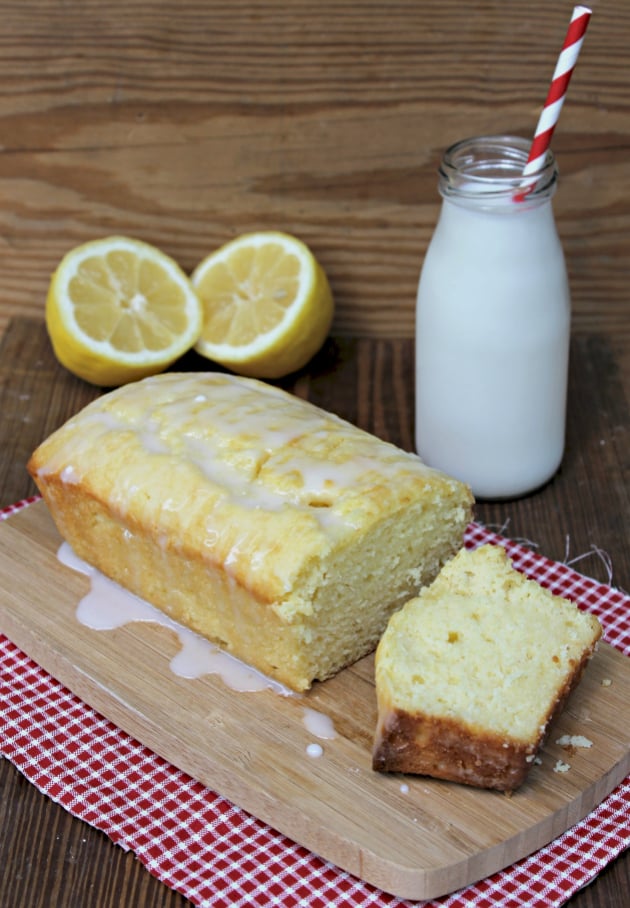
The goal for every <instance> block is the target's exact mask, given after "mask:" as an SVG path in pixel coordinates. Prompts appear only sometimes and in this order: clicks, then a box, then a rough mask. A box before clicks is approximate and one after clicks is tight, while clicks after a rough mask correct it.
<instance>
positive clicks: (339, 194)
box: [0, 0, 630, 336]
mask: <svg viewBox="0 0 630 908" xmlns="http://www.w3.org/2000/svg"><path fill="white" fill-rule="evenodd" d="M592 7H593V10H594V15H593V18H592V21H591V24H590V26H589V30H588V33H587V38H586V41H585V44H584V47H583V49H582V53H581V56H580V60H579V63H578V67H577V69H576V72H575V75H574V77H573V80H572V82H571V86H570V90H569V97H568V100H567V103H566V104H565V107H564V109H563V113H562V118H561V122H560V126H559V127H558V130H557V131H556V135H555V138H554V149H555V152H556V155H557V158H558V161H559V165H560V170H561V183H560V188H559V191H558V193H557V196H556V206H555V207H556V215H557V220H558V226H559V230H560V234H561V237H562V240H563V243H564V246H565V252H566V255H567V260H568V266H569V272H570V277H571V283H572V290H573V298H574V311H575V316H574V324H575V329H576V330H591V329H593V328H596V329H598V330H601V329H602V328H606V329H607V330H610V331H611V332H624V333H626V334H627V333H628V332H629V331H630V328H629V322H628V317H627V303H628V291H627V266H626V262H627V260H628V257H629V254H630V155H629V153H628V150H629V143H630V115H629V112H630V68H629V67H628V64H627V59H628V48H629V47H630V4H628V2H627V0H607V2H605V0H594V2H593V3H592ZM571 8H572V5H571V4H570V3H564V2H562V3H561V2H554V3H549V2H548V0H531V2H528V3H527V4H523V3H522V2H520V0H519V2H516V0H475V2H464V0H441V2H438V0H396V2H387V0H385V2H383V0H379V2H376V0H320V2H317V3H313V2H312V0H290V2H288V3H287V2H283V0H269V2H248V0H230V2H229V3H218V2H207V0H188V2H187V3H186V4H173V3H172V2H170V0H144V2H141V0H132V2H129V0H111V2H108V3H102V2H101V0H82V2H81V3H80V4H78V3H77V4H72V3H65V2H62V3H59V2H56V0H25V2H12V3H8V2H0V21H2V29H0V136H1V140H0V273H1V274H2V285H1V293H2V307H1V313H0V331H1V330H2V329H3V328H4V327H5V326H6V323H7V319H8V317H9V316H10V315H12V314H16V313H21V314H30V315H39V314H41V312H42V310H43V305H44V299H45V295H46V289H47V286H48V281H49V278H50V274H51V272H52V271H53V269H54V268H55V266H56V264H57V262H58V261H59V259H60V258H61V256H62V255H63V254H64V252H65V251H67V250H68V249H69V248H71V247H72V246H73V245H75V244H77V243H79V242H82V241H84V240H87V239H91V238H95V237H99V236H102V235H106V234H109V233H112V232H116V233H121V232H122V233H128V234H130V235H133V236H138V237H140V238H142V239H145V240H147V241H149V242H152V243H155V244H157V245H158V246H160V247H161V248H163V249H164V250H165V251H167V252H169V253H170V254H171V255H173V256H174V257H175V258H176V259H177V260H178V261H179V262H180V264H181V265H182V266H183V267H184V268H185V269H187V270H191V269H192V268H193V267H194V265H195V264H196V263H197V262H198V261H199V260H200V259H201V258H202V257H203V256H205V255H206V254H207V253H208V252H209V251H211V250H212V249H214V248H216V247H217V246H219V245H220V244H221V243H223V242H224V241H226V240H227V239H229V238H230V237H232V236H234V235H235V234H238V233H241V232H243V231H246V230H258V229H264V228H280V229H285V230H288V231H289V232H293V233H296V234H298V235H299V236H301V237H302V238H303V239H304V240H306V241H307V242H308V243H309V244H311V245H312V247H313V249H314V251H315V252H316V253H317V255H318V256H319V257H320V259H321V261H322V263H323V264H324V266H325V268H326V270H327V272H328V274H329V276H330V279H331V282H332V285H333V290H334V293H335V298H336V301H337V314H336V320H335V326H334V330H335V332H336V333H337V334H342V335H343V334H345V335H351V334H361V335H372V336H378V335H380V334H387V335H396V336H411V334H412V332H413V309H414V300H415V289H416V283H417V278H418V272H419V268H420V265H421V262H422V257H423V254H424V250H425V248H426V245H427V243H428V240H429V237H430V235H431V231H432V229H433V226H434V224H435V220H436V217H437V212H438V207H439V198H438V194H437V177H436V168H437V166H438V163H439V160H440V156H441V153H442V151H443V150H444V149H445V148H446V147H447V146H448V145H449V144H451V143H452V142H454V141H456V140H458V139H460V138H463V137H465V136H468V135H473V134H482V133H491V132H510V133H516V134H519V135H523V136H530V135H531V134H532V133H533V130H534V128H535V124H536V121H537V118H538V114H539V111H540V108H541V106H542V103H543V101H544V97H545V94H546V91H547V87H548V83H549V81H550V79H551V74H552V72H553V68H554V66H555V61H556V56H557V54H558V51H559V48H560V45H561V42H562V39H563V37H564V33H565V30H566V27H567V24H568V20H569V16H570V11H571ZM603 275H604V276H605V280H604V282H603V283H604V285H605V287H606V293H605V295H603V294H602V293H601V287H602V276H603Z"/></svg>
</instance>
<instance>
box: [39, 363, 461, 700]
mask: <svg viewBox="0 0 630 908" xmlns="http://www.w3.org/2000/svg"><path fill="white" fill-rule="evenodd" d="M29 470H30V472H31V475H32V476H33V478H34V480H35V482H36V483H37V485H38V487H39V489H40V490H41V492H42V495H43V497H44V499H45V501H46V503H47V505H48V508H49V510H50V512H51V514H52V516H53V518H54V520H55V522H56V524H57V526H58V528H59V531H60V533H61V535H62V537H64V539H66V540H67V541H68V542H69V543H70V545H71V546H72V547H73V549H74V550H75V552H76V554H77V555H78V556H79V557H81V558H82V559H84V560H85V561H87V562H89V563H90V564H92V565H94V566H95V567H97V568H98V569H100V570H101V571H102V572H103V573H104V574H106V575H107V576H109V577H111V578H112V579H114V580H115V581H118V582H119V583H120V584H121V585H122V586H124V587H126V588H127V589H129V590H131V591H132V592H133V593H135V594H136V595H138V596H141V597H142V598H144V599H146V600H148V601H149V602H151V603H152V604H153V605H155V606H157V607H158V608H159V609H162V610H163V611H165V612H166V613H168V614H169V615H170V616H171V617H172V618H173V619H175V620H176V621H178V622H180V623H181V624H184V625H186V626H188V627H190V628H192V629H193V630H195V631H197V632H198V633H199V634H201V635H203V636H205V637H207V638H209V639H210V640H212V641H214V642H216V643H217V644H219V645H220V646H222V647H224V648H225V649H226V650H227V651H229V652H231V653H233V654H234V655H235V656H237V657H239V658H241V659H243V660H245V661H247V662H248V663H250V664H252V665H254V666H255V667H257V668H258V669H260V670H261V671H263V672H265V673H266V674H268V675H270V676H272V677H273V678H276V679H277V680H279V681H281V682H283V683H284V684H286V685H288V686H290V687H292V688H293V689H295V690H298V691H299V690H304V689H306V688H308V687H309V686H310V685H311V683H312V682H313V681H314V680H315V679H320V680H323V679H325V678H327V677H329V676H331V675H333V674H335V673H336V672H337V671H339V670H340V669H341V668H343V667H344V666H346V665H349V664H350V663H352V662H354V661H355V660H357V659H358V658H360V657H361V656H363V655H365V654H366V653H368V652H369V651H371V650H373V649H374V647H375V646H376V643H377V641H378V639H379V637H380V635H381V634H382V632H383V630H384V628H385V625H386V624H387V620H388V618H389V616H390V614H391V613H392V612H393V611H394V609H396V608H398V607H399V606H401V605H402V604H403V602H405V601H406V600H407V599H409V598H410V596H412V595H415V593H416V592H417V591H418V590H419V589H420V587H421V586H423V585H424V584H426V583H428V582H430V581H431V580H433V578H434V577H435V576H436V574H437V573H438V571H439V569H440V567H441V565H442V564H443V563H444V562H445V561H446V560H447V559H448V558H450V557H451V556H452V555H453V554H454V553H455V552H456V551H457V550H458V549H459V548H460V547H461V545H462V541H463V533H464V530H465V527H466V525H467V523H468V521H469V520H470V516H471V506H472V499H471V495H470V492H469V490H468V488H467V487H466V486H464V485H462V484H461V483H459V482H457V481H456V480H453V479H451V478H449V477H447V476H444V475H442V474H441V473H438V472H436V471H435V470H432V469H430V468H429V467H426V466H425V465H424V464H423V463H422V461H421V460H420V459H419V458H418V457H417V456H416V455H414V454H409V453H406V452H404V451H402V450H399V449H398V448H396V447H394V446H393V445H390V444H387V443H385V442H383V441H381V440H379V439H377V438H376V437H374V436H372V435H370V434H368V433H367V432H364V431H361V430H359V429H357V428H356V427H354V426H352V425H351V424H349V423H347V422H345V421H343V420H341V419H339V418H337V417H336V416H334V415H332V414H330V413H327V412H325V411H324V410H322V409H319V408H317V407H315V406H313V405H312V404H309V403H307V402H305V401H303V400H301V399H299V398H297V397H295V396H293V395H291V394H289V393H287V392H285V391H282V390H280V389H278V388H276V387H273V386H271V385H267V384H265V383H262V382H259V381H256V380H253V379H245V378H240V377H238V376H234V375H227V374H219V373H200V374H174V373H170V374H169V373H166V374H162V375H159V376H154V377H152V378H148V379H144V380H142V381H139V382H136V383H134V384H129V385H126V386H124V387H122V388H118V389H117V390H115V391H112V392H110V393H108V394H106V395H104V396H103V397H101V398H99V399H98V400H96V401H94V402H93V403H91V404H90V405H88V406H87V407H86V408H85V409H84V410H82V411H81V412H80V413H79V414H78V415H77V416H75V417H74V418H72V419H70V420H69V422H67V423H66V424H65V425H64V426H62V427H61V428H60V429H58V430H57V431H56V432H55V433H54V434H53V435H52V436H51V437H50V438H48V439H47V440H46V441H45V442H43V443H42V444H41V445H40V447H39V448H38V449H37V451H35V452H34V454H33V455H32V457H31V460H30V462H29Z"/></svg>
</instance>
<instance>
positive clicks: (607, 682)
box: [602, 678, 612, 687]
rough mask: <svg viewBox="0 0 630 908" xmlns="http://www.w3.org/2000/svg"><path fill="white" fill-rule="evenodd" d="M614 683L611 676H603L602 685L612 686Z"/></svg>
mask: <svg viewBox="0 0 630 908" xmlns="http://www.w3.org/2000/svg"><path fill="white" fill-rule="evenodd" d="M611 685H612V680H611V679H610V678H602V687H610V686H611Z"/></svg>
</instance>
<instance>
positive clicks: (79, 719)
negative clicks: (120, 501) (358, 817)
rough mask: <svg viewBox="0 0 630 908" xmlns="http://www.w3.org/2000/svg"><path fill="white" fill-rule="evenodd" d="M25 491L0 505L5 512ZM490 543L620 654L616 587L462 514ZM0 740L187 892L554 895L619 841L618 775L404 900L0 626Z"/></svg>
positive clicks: (194, 895) (628, 648)
mask: <svg viewBox="0 0 630 908" xmlns="http://www.w3.org/2000/svg"><path fill="white" fill-rule="evenodd" d="M33 500H35V499H29V500H28V501H25V502H20V503H19V504H16V505H12V506H10V507H9V508H5V509H4V510H0V519H2V518H5V517H9V516H10V515H11V514H13V513H15V512H16V511H18V510H19V509H20V508H21V507H24V506H26V505H27V504H29V503H30V502H31V501H33ZM484 542H494V543H500V544H501V545H504V546H505V547H506V549H507V550H508V552H509V555H510V557H511V558H512V560H513V562H514V564H515V566H516V567H517V568H519V569H520V570H522V571H523V572H524V573H525V574H527V575H529V576H530V577H534V578H535V579H536V580H538V582H539V583H541V584H542V585H544V586H547V587H549V589H551V590H552V592H554V593H556V594H559V595H563V596H566V597H568V598H571V599H573V600H574V601H575V602H577V604H578V605H579V606H580V607H581V608H585V609H587V610H588V611H590V612H593V613H594V614H595V615H597V616H598V618H599V619H600V621H601V622H602V625H603V626H604V638H605V639H606V641H607V642H608V643H610V644H611V645H612V646H615V647H616V648H617V649H619V650H621V651H622V652H624V653H625V654H626V655H628V654H630V597H629V596H627V595H625V594H624V593H622V592H620V591H619V590H615V589H613V588H611V587H610V586H607V585H604V584H601V583H597V582H595V581H594V580H590V579H589V578H587V577H584V576H582V575H581V574H578V573H577V572H576V571H574V570H573V569H571V568H570V567H567V566H566V565H564V564H558V563H556V562H553V561H550V560H549V559H547V558H544V557H543V556H541V555H538V554H536V553H535V552H533V551H531V550H530V549H528V548H526V547H525V546H524V545H521V544H519V543H516V542H513V541H510V540H508V539H505V538H504V537H503V536H501V535H497V534H495V533H493V532H491V531H489V530H488V529H486V528H484V527H482V526H480V525H479V524H471V526H470V527H469V529H468V532H467V537H466V544H467V546H469V547H471V548H474V547H476V546H477V545H480V544H481V543H484ZM0 672H1V674H0V677H1V678H2V685H1V690H0V747H1V750H2V754H3V755H4V756H6V757H7V758H8V759H9V760H11V762H12V763H13V764H14V765H15V766H16V767H17V769H18V770H19V771H20V772H21V773H22V774H23V775H24V776H25V777H26V778H27V779H28V780H29V781H30V782H32V783H33V784H34V785H35V786H37V788H38V789H39V790H40V791H42V792H44V793H45V794H47V795H48V796H49V797H50V798H52V799H53V800H54V801H56V802H57V803H59V804H61V805H62V806H63V807H64V808H65V809H66V810H68V811H69V812H70V813H72V814H73V815H74V816H77V817H80V818H81V819H83V820H85V821H86V822H87V823H90V824H91V825H92V826H95V827H96V828H97V829H100V830H102V831H103V832H105V833H106V834H107V835H108V836H109V838H110V839H111V840H112V841H113V842H115V843H116V844H117V845H120V846H121V847H122V848H124V849H131V850H132V851H133V852H134V853H135V854H136V855H137V857H138V858H139V860H140V861H141V862H142V863H143V864H144V866H145V867H146V868H147V869H148V870H149V872H150V873H152V874H153V875H154V876H156V877H157V878H158V879H160V880H162V881H163V882H164V883H166V885H167V886H170V887H171V888H173V889H175V890H177V891H178V892H180V893H182V894H183V895H184V896H186V897H187V898H188V899H189V900H190V901H191V902H193V903H194V904H195V905H198V906H210V905H211V906H212V908H228V906H229V908H238V906H245V905H248V906H249V905H252V906H265V908H267V906H269V905H277V906H281V908H293V906H304V905H308V906H309V908H341V906H366V905H388V906H405V905H411V904H413V905H415V906H416V908H417V906H418V905H419V904H423V905H424V906H426V908H428V906H432V908H433V906H444V908H492V906H494V908H497V906H500V908H519V906H522V908H537V906H540V908H543V906H544V908H554V906H559V905H562V904H563V903H564V902H565V901H566V900H567V899H568V898H570V896H571V895H573V894H574V893H575V892H576V891H577V890H578V889H580V888H581V887H582V886H584V885H585V884H586V883H588V882H589V881H590V880H592V879H593V877H595V876H596V875H597V874H598V873H599V872H600V871H601V870H602V869H603V868H604V867H605V866H606V865H607V864H608V863H609V862H610V861H611V860H612V859H613V858H615V857H616V856H617V855H618V854H620V852H621V851H623V850H624V849H625V848H627V847H628V846H629V845H630V776H628V777H627V778H626V779H625V781H624V782H623V783H622V784H620V785H619V786H618V787H617V788H616V789H615V791H613V792H612V794H611V795H609V797H608V798H606V800H605V801H604V802H603V803H602V804H600V806H599V807H597V808H596V809H595V810H594V811H593V812H592V813H591V814H590V815H589V816H588V817H586V819H584V820H583V821H582V822H581V823H578V824H577V825H576V826H574V827H572V828H571V829H569V830H568V831H567V832H566V833H565V834H564V835H562V836H560V837H559V838H558V839H556V840H555V841H554V842H552V843H551V844H549V845H548V846H546V847H545V848H543V849H541V850H540V851H538V852H536V853H535V854H533V855H531V856H530V857H528V858H526V859H524V860H522V861H519V862H518V863H516V864H514V865H512V866H511V867H508V868H507V869H505V870H503V871H501V872H499V873H496V874H494V876H492V877H489V878H488V879H485V880H483V881H481V882H480V883H477V884H475V885H474V886H470V887H468V888H467V889H464V890H460V891H459V892H456V893H454V894H452V895H449V896H445V897H443V898H440V899H435V900H432V901H430V902H424V903H418V902H413V903H411V902H407V901H405V900H403V899H399V898H397V897H395V896H392V895H388V894H386V893H384V892H381V891H380V890H378V889H375V888H374V887H373V886H370V885H368V884H367V883H364V882H362V881H361V880H359V879H356V878H355V877H353V876H351V875H350V874H348V873H346V872H345V871H342V870H340V869H339V868H338V867H336V866H335V865H334V864H331V863H329V862H327V861H324V860H322V859H321V858H319V857H317V856H316V855H314V854H311V853H310V852H309V851H308V850H307V849H305V848H303V847H302V846H300V845H296V844H295V843H294V842H292V841H290V840H289V839H287V838H286V837H285V836H284V835H281V834H280V833H278V832H276V831H275V830H274V829H271V828H270V827H269V826H267V825H266V824H265V823H262V822H261V821H260V820H257V819H256V818H255V817H252V816H250V815H248V814H247V813H245V812H244V811H243V810H241V809H240V808H238V807H235V806H234V805H233V804H231V803H229V802H228V801H226V800H225V799H224V798H222V797H221V796H220V795H218V794H216V793H215V792H213V791H210V790H209V789H207V788H205V786H203V785H201V784H200V783H199V782H196V781H195V780H194V779H192V778H190V776H187V775H186V774H185V773H183V772H181V771H180V770H179V769H176V768H175V767H174V766H171V765H170V764H169V763H167V762H166V761H165V760H163V759H162V758H161V757H159V756H157V755H156V754H154V753H153V752H152V751H150V750H149V749H148V748H146V747H144V746H143V745H142V744H140V743H139V742H138V741H135V740H134V739H133V738H131V737H129V736H128V735H127V734H125V733H124V732H123V731H121V730H120V729H118V728H117V727H116V726H115V725H112V723H111V722H109V721H108V720H107V719H104V718H103V717H102V716H100V715H99V714H98V713H96V712H95V711H94V710H93V709H92V708H91V707H89V706H87V705H86V704H85V703H83V702H82V701H81V700H79V699H78V698H77V697H75V696H74V695H73V694H72V693H70V691H68V690H66V689H65V688H64V687H63V686H62V685H61V684H59V683H58V682H57V681H55V679H54V678H52V677H50V675H48V674H47V673H46V672H45V671H43V669H41V668H40V667H39V666H38V665H36V664H35V663H34V662H33V661H31V659H29V658H28V656H26V655H25V654H24V653H22V652H21V651H20V650H19V649H18V648H17V647H16V646H14V645H13V644H12V643H11V642H10V641H9V640H8V639H7V638H6V637H3V636H2V635H0Z"/></svg>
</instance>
